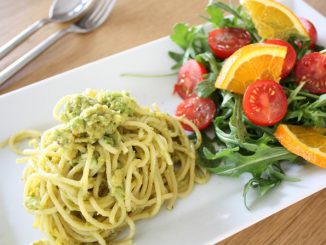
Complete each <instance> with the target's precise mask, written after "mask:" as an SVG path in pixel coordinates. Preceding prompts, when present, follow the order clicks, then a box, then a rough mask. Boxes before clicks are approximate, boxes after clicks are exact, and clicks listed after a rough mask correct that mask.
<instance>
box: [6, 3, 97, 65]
mask: <svg viewBox="0 0 326 245" xmlns="http://www.w3.org/2000/svg"><path fill="white" fill-rule="evenodd" d="M93 3H94V0H54V1H53V2H52V5H51V7H50V10H49V17H47V18H44V19H42V20H39V21H36V22H35V23H34V24H32V25H31V26H29V27H27V28H26V29H25V30H23V31H22V32H21V33H20V34H18V35H17V36H15V37H14V38H13V39H11V40H10V41H9V42H7V43H6V44H4V45H3V46H2V47H0V59H2V58H3V57H5V56H6V55H7V54H8V53H9V52H11V51H12V50H13V49H14V48H16V47H17V46H18V45H19V44H21V43H22V42H23V41H24V40H26V39H27V38H28V37H30V36H31V35H32V34H33V33H34V32H36V31H37V30H39V29H40V28H41V27H43V26H45V25H46V24H48V23H51V22H58V23H63V22H68V21H72V20H74V19H77V18H78V17H81V16H82V15H83V14H85V12H86V11H87V10H88V9H89V8H90V7H91V5H92V4H93Z"/></svg>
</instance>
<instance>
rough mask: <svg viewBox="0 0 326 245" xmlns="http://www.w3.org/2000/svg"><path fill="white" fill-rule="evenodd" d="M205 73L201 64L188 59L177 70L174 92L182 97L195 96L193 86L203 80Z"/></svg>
mask: <svg viewBox="0 0 326 245" xmlns="http://www.w3.org/2000/svg"><path fill="white" fill-rule="evenodd" d="M206 73H207V70H206V68H205V67H204V66H203V64H201V63H198V62H197V61H196V60H189V61H187V63H185V64H184V65H183V66H182V67H181V68H180V70H179V75H178V81H177V83H176V84H175V85H174V93H178V94H179V96H180V97H181V98H182V99H186V98H189V97H192V96H195V95H196V94H195V91H194V90H195V88H196V86H197V84H198V83H200V82H202V81H203V80H204V74H206Z"/></svg>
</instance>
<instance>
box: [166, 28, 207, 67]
mask: <svg viewBox="0 0 326 245" xmlns="http://www.w3.org/2000/svg"><path fill="white" fill-rule="evenodd" d="M170 38H171V40H172V41H173V42H175V43H176V44H177V45H178V46H179V47H180V48H181V49H182V50H183V53H176V52H171V51H170V52H169V56H170V57H171V58H172V59H173V60H175V61H176V64H175V65H174V66H173V67H172V69H177V68H179V67H180V66H181V65H182V64H183V63H185V62H186V61H187V60H189V59H191V58H192V59H193V58H195V57H196V55H197V54H200V53H204V52H206V51H209V47H208V44H207V37H206V34H205V31H204V28H203V27H202V26H193V27H189V26H188V25H187V24H185V23H178V24H176V25H175V26H174V28H173V34H172V35H170Z"/></svg>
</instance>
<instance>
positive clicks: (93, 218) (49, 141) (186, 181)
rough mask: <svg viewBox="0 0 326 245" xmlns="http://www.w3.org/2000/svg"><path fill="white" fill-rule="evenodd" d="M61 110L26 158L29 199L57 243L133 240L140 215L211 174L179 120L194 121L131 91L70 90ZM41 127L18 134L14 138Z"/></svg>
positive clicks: (29, 206) (150, 213) (168, 202)
mask: <svg viewBox="0 0 326 245" xmlns="http://www.w3.org/2000/svg"><path fill="white" fill-rule="evenodd" d="M54 116H55V118H56V119H58V120H60V122H61V124H60V125H58V126H56V127H53V128H51V129H49V130H47V131H45V132H44V133H43V134H41V136H40V140H39V141H35V140H34V141H33V142H32V143H33V146H34V149H32V150H26V151H24V154H25V155H26V156H25V157H24V158H22V160H21V161H27V162H28V164H27V166H26V169H25V172H24V176H23V179H24V181H25V193H24V205H25V207H26V209H27V210H28V211H29V212H31V213H33V214H34V215H35V226H36V227H38V228H39V229H41V230H42V231H43V232H44V233H46V235H47V236H48V239H49V243H51V244H88V243H96V244H122V243H131V242H132V240H131V239H132V237H133V236H134V234H135V225H134V221H136V220H139V219H145V218H149V217H152V216H154V215H155V214H157V213H158V211H159V210H160V208H161V206H162V205H163V204H164V203H166V207H167V208H168V209H171V208H172V207H173V205H174V203H175V201H176V199H177V198H179V197H184V196H186V195H188V194H189V193H190V192H191V190H192V188H193V184H194V182H198V183H204V182H205V181H206V180H207V179H208V174H207V173H206V172H205V171H204V170H202V169H201V168H200V167H198V166H196V165H195V148H196V146H195V144H194V143H193V142H192V141H191V140H189V138H188V137H187V135H185V133H184V130H183V128H182V126H181V124H180V122H179V120H182V121H183V123H187V124H189V125H190V126H191V127H193V128H194V126H193V125H192V124H191V123H190V122H187V121H185V120H183V119H176V118H173V117H171V116H169V115H167V114H165V113H162V112H160V111H159V110H158V109H157V108H154V109H153V110H150V109H149V108H144V107H140V106H139V105H138V104H137V103H136V102H135V100H133V99H132V98H131V97H130V96H129V95H128V94H127V93H112V92H105V91H99V92H97V91H86V92H85V93H84V94H81V95H71V96H67V97H64V98H63V99H62V100H61V101H59V102H58V104H57V105H56V107H55V110H54ZM195 132H197V143H196V144H200V139H201V138H200V133H199V132H198V130H197V129H195ZM36 135H37V133H36V132H34V131H27V132H23V133H20V134H17V135H16V136H13V138H12V139H11V140H10V144H11V146H12V147H15V142H16V141H17V140H21V139H22V138H26V137H33V136H36ZM127 227H129V229H128V230H129V232H128V233H123V234H120V233H121V231H122V230H123V229H125V228H127ZM119 234H120V235H119Z"/></svg>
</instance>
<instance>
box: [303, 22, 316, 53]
mask: <svg viewBox="0 0 326 245" xmlns="http://www.w3.org/2000/svg"><path fill="white" fill-rule="evenodd" d="M299 19H300V21H301V24H302V25H303V27H304V29H305V30H306V32H308V34H309V37H310V41H311V43H310V46H309V48H311V49H312V48H313V47H314V46H315V44H316V42H317V30H316V27H315V26H314V25H313V24H312V23H311V22H310V21H309V20H307V19H306V18H303V17H299Z"/></svg>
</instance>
